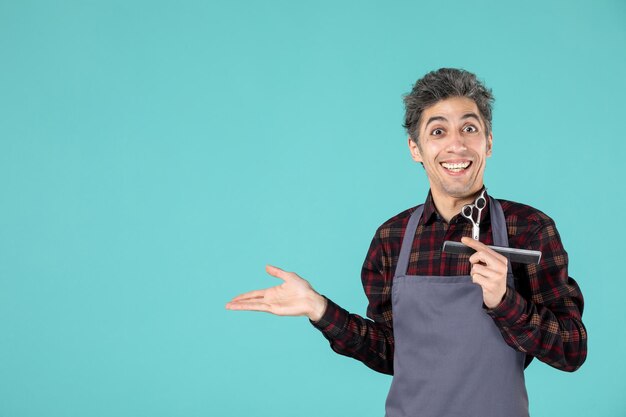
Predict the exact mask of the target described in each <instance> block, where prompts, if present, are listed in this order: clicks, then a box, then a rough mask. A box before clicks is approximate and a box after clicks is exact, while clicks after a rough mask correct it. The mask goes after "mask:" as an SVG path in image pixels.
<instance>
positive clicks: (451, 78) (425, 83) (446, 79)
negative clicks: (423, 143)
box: [404, 68, 494, 145]
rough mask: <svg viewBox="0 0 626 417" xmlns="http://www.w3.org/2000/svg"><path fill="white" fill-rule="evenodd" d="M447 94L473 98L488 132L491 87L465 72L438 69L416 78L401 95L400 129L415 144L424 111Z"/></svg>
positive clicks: (417, 141)
mask: <svg viewBox="0 0 626 417" xmlns="http://www.w3.org/2000/svg"><path fill="white" fill-rule="evenodd" d="M451 97H467V98H469V99H471V100H473V101H474V103H476V107H478V111H479V112H480V116H481V117H482V118H483V122H484V124H485V130H486V134H487V135H489V133H490V132H491V107H492V105H493V102H494V97H493V94H492V93H491V89H489V88H487V87H486V86H485V85H484V84H483V83H482V82H481V81H480V80H478V78H476V75H474V74H472V73H471V72H469V71H465V70H463V69H457V68H440V69H438V70H436V71H431V72H429V73H428V74H426V75H425V76H424V77H423V78H421V79H419V80H417V82H416V83H415V85H414V86H413V90H411V92H410V93H409V94H407V95H405V96H404V105H405V108H406V113H405V117H404V128H405V129H406V130H407V132H408V134H409V136H410V137H411V139H412V140H413V141H414V142H415V143H417V144H418V145H419V128H420V123H421V118H422V113H423V112H424V110H426V109H427V108H428V107H430V106H432V105H434V104H435V103H437V102H438V101H440V100H445V99H447V98H451Z"/></svg>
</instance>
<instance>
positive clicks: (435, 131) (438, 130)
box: [430, 128, 443, 136]
mask: <svg viewBox="0 0 626 417" xmlns="http://www.w3.org/2000/svg"><path fill="white" fill-rule="evenodd" d="M430 134H431V136H441V135H443V129H440V128H437V129H435V130H433V131H432V132H430Z"/></svg>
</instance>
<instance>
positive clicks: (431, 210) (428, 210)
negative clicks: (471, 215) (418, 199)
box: [422, 186, 490, 225]
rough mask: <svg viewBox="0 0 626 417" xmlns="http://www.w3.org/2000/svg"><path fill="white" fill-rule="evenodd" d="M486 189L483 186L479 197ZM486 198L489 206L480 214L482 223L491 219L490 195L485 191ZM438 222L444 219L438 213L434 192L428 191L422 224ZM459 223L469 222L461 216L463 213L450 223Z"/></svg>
mask: <svg viewBox="0 0 626 417" xmlns="http://www.w3.org/2000/svg"><path fill="white" fill-rule="evenodd" d="M483 189H485V187H484V186H483V188H481V189H480V191H479V193H478V194H477V195H480V193H481V192H482V190H483ZM485 198H486V199H487V206H486V207H485V208H484V209H483V211H482V212H481V213H480V223H481V224H483V223H487V220H488V219H489V206H490V204H489V193H487V191H486V190H485ZM472 204H473V203H472ZM436 220H441V221H443V217H441V216H440V215H439V213H438V212H437V207H435V201H434V200H433V193H432V191H430V190H429V191H428V196H427V197H426V201H425V202H424V212H423V213H422V224H425V225H426V224H430V223H432V222H434V221H436ZM459 221H462V222H469V220H468V219H466V218H465V217H463V216H461V213H459V214H457V215H456V216H454V217H453V218H452V219H450V223H457V222H459Z"/></svg>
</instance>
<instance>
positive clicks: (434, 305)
mask: <svg viewBox="0 0 626 417" xmlns="http://www.w3.org/2000/svg"><path fill="white" fill-rule="evenodd" d="M489 201H490V205H491V206H490V213H491V225H492V233H493V241H494V244H495V245H499V246H508V243H509V242H508V237H507V231H506V221H505V218H504V212H503V211H502V207H501V206H500V203H498V202H497V201H496V200H494V199H492V198H490V199H489ZM423 211H424V207H423V206H419V207H418V208H417V209H416V210H415V211H414V212H413V214H412V215H411V218H410V219H409V223H408V225H407V227H406V231H405V233H404V239H403V241H402V248H401V250H400V257H399V259H398V265H397V266H396V271H395V275H394V277H393V286H392V293H391V300H392V308H393V334H394V339H395V351H394V358H393V368H394V376H393V380H392V382H391V388H390V390H389V394H388V396H387V402H386V405H385V411H386V417H457V416H458V417H528V396H527V394H526V385H525V383H524V359H525V355H524V353H522V352H518V351H516V350H514V349H513V348H511V347H510V346H508V345H507V344H506V342H505V341H504V339H503V337H502V335H501V334H500V331H499V330H498V327H497V326H496V324H495V323H494V322H493V319H492V318H491V317H489V315H487V313H486V312H485V311H484V310H483V294H482V289H481V288H480V286H479V285H478V284H474V283H473V282H472V278H471V277H470V276H469V275H463V276H417V275H406V272H407V267H408V265H409V256H410V254H411V246H412V244H413V240H414V238H415V232H416V230H417V227H418V223H419V220H420V218H421V217H422V212H423ZM507 285H508V286H509V287H512V288H514V283H513V273H512V271H511V263H510V262H509V271H508V276H507Z"/></svg>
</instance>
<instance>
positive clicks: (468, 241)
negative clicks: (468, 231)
mask: <svg viewBox="0 0 626 417" xmlns="http://www.w3.org/2000/svg"><path fill="white" fill-rule="evenodd" d="M461 243H462V244H464V245H465V246H469V247H470V248H472V249H474V250H475V251H479V250H485V249H486V250H491V249H489V247H488V246H487V245H485V244H484V243H481V242H479V241H478V240H474V239H472V238H470V237H467V236H465V237H462V238H461Z"/></svg>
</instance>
